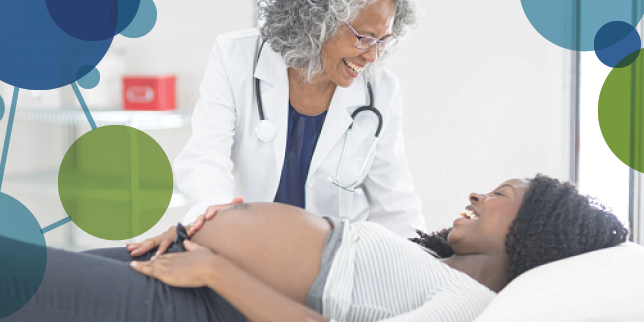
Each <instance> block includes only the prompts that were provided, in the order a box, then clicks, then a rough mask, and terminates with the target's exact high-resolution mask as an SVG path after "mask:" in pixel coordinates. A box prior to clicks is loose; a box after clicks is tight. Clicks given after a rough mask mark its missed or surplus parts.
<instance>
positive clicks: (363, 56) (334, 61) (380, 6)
mask: <svg viewBox="0 0 644 322" xmlns="http://www.w3.org/2000/svg"><path fill="white" fill-rule="evenodd" d="M394 15H395V7H394V3H393V1H392V0H378V1H377V2H375V3H373V4H370V5H368V6H367V7H364V8H362V9H361V10H360V12H359V13H358V15H357V17H356V18H355V19H354V20H353V21H351V22H350V25H351V26H352V27H353V28H354V29H355V30H356V32H357V33H359V34H360V35H363V36H370V37H373V38H377V39H385V38H387V37H391V36H392V35H391V33H392V28H393V23H394ZM356 40H357V38H356V36H355V35H354V33H353V32H352V31H351V29H350V28H349V27H348V26H347V25H346V24H342V25H340V27H338V32H337V34H336V36H335V37H333V38H332V39H330V40H329V41H327V42H326V43H324V45H323V46H322V57H323V59H324V71H323V74H322V75H321V76H320V81H330V82H332V83H335V84H336V85H338V86H341V87H349V86H351V84H352V83H353V81H354V80H355V79H356V78H357V77H358V76H359V75H360V73H361V72H362V70H364V68H366V67H367V65H369V64H371V63H373V62H375V61H376V60H377V59H378V53H377V49H376V47H377V46H373V47H371V48H370V49H367V50H363V49H358V48H356V46H355V44H356Z"/></svg>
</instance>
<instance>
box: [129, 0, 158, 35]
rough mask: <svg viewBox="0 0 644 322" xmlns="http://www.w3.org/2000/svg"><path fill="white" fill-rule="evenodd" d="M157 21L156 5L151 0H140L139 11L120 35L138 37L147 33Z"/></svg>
mask: <svg viewBox="0 0 644 322" xmlns="http://www.w3.org/2000/svg"><path fill="white" fill-rule="evenodd" d="M156 22H157V6H156V5H155V4H154V1H152V0H141V3H140V4H139V11H138V12H137V13H136V16H135V17H134V20H132V22H131V23H130V25H129V26H127V28H125V30H123V31H121V35H123V36H125V37H128V38H140V37H143V36H145V35H147V34H148V33H149V32H150V31H151V30H152V28H154V25H155V24H156Z"/></svg>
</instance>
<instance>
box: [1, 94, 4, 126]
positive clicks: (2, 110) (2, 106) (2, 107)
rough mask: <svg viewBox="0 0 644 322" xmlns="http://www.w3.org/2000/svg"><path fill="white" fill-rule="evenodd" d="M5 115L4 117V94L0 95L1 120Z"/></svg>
mask: <svg viewBox="0 0 644 322" xmlns="http://www.w3.org/2000/svg"><path fill="white" fill-rule="evenodd" d="M3 117H4V100H3V99H2V95H0V121H2V118H3Z"/></svg>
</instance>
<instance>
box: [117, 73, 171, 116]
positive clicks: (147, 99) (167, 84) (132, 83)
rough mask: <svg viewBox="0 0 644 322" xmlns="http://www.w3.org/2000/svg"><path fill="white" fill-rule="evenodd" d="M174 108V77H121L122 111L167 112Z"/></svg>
mask: <svg viewBox="0 0 644 322" xmlns="http://www.w3.org/2000/svg"><path fill="white" fill-rule="evenodd" d="M175 108H176V94H175V76H174V75H168V76H124V77H123V109H125V110H133V111H169V110H174V109H175Z"/></svg>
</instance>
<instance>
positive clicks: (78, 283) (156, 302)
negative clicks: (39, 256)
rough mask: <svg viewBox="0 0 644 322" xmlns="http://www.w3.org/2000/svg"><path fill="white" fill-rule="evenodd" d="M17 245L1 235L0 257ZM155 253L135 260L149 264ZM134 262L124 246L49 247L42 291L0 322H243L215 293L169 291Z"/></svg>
mask: <svg viewBox="0 0 644 322" xmlns="http://www.w3.org/2000/svg"><path fill="white" fill-rule="evenodd" d="M17 243H20V242H19V241H16V240H13V239H8V238H4V237H2V236H0V245H1V246H2V247H0V258H2V257H3V253H2V252H3V251H2V249H12V248H14V247H18V246H20V247H29V246H30V244H24V243H22V245H17ZM175 246H176V245H175ZM31 247H37V246H31ZM173 249H174V250H175V251H180V249H179V248H178V247H173ZM154 251H156V250H153V251H151V252H149V253H148V254H145V255H143V256H141V257H138V258H136V259H137V260H147V259H149V258H150V257H151V256H152V255H153V254H154ZM7 254H8V253H7ZM7 254H5V255H7ZM132 259H133V258H132V257H130V254H129V252H128V251H127V250H126V249H125V248H124V247H123V248H120V247H119V248H106V249H98V250H93V251H89V252H84V253H75V252H68V251H63V250H59V249H54V248H47V267H46V270H45V275H44V277H43V280H42V283H41V284H40V288H38V291H37V292H36V294H35V295H34V296H33V297H32V298H31V300H30V301H29V302H27V304H26V305H25V306H23V307H22V308H21V309H20V310H18V311H17V312H16V313H14V314H12V315H10V316H8V317H6V318H3V319H0V322H18V321H21V322H22V321H24V322H39V321H43V322H45V321H47V322H92V321H95V322H117V321H123V322H148V321H149V322H162V321H225V322H229V321H247V320H246V318H245V317H244V315H243V314H242V313H241V312H239V311H238V310H237V309H235V308H234V307H233V306H232V305H230V304H229V303H228V302H226V300H224V299H223V298H222V297H221V296H219V294H217V293H216V292H214V291H213V290H211V289H209V288H177V287H172V286H168V285H166V284H163V283H162V282H159V281H158V280H155V279H153V278H151V277H148V276H145V275H142V274H140V273H137V272H136V271H134V270H133V269H132V268H131V267H130V265H129V264H128V263H129V261H131V260H132ZM24 264H27V265H28V263H24ZM9 282H10V283H11V282H13V283H16V285H15V287H19V285H20V281H9Z"/></svg>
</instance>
